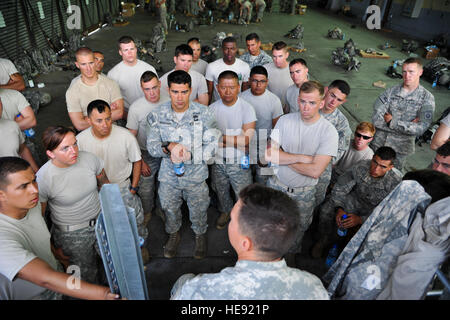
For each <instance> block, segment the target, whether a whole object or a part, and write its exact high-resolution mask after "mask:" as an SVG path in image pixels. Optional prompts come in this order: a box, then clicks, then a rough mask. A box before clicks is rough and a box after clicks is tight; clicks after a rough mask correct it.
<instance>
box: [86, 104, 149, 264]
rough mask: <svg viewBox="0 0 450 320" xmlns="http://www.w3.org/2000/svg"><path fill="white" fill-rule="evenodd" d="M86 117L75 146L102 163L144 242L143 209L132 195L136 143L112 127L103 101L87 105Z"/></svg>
mask: <svg viewBox="0 0 450 320" xmlns="http://www.w3.org/2000/svg"><path fill="white" fill-rule="evenodd" d="M87 114H88V121H89V125H90V128H87V129H85V130H83V131H82V132H81V133H79V134H78V135H77V142H78V147H79V149H80V151H88V152H91V153H93V154H95V155H96V156H97V157H99V158H100V159H101V160H103V162H104V168H105V172H106V175H107V176H108V178H109V181H110V182H111V183H116V184H117V185H118V186H119V188H120V194H121V195H122V198H123V202H124V203H125V205H126V206H129V207H131V208H133V209H134V212H135V215H136V223H137V228H138V233H139V236H140V237H142V238H143V239H144V241H146V239H147V236H148V231H147V228H146V226H145V225H144V209H143V208H142V203H141V199H140V198H139V196H138V195H137V194H136V193H137V192H138V191H139V179H140V177H141V166H142V162H141V159H142V157H141V149H140V148H139V144H138V142H137V140H136V138H135V137H134V136H133V134H132V133H130V131H128V130H127V129H125V128H122V127H119V126H116V125H115V124H112V120H111V109H110V107H109V105H108V103H106V102H105V101H103V100H94V101H92V102H91V103H89V105H88V109H87ZM130 177H131V179H130ZM141 251H142V258H143V260H144V263H146V262H147V261H148V259H149V257H148V250H147V248H145V247H144V246H143V247H142V249H141Z"/></svg>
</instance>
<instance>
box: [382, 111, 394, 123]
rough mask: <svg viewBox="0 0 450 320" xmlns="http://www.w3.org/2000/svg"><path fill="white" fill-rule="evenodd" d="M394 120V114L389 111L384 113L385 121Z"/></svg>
mask: <svg viewBox="0 0 450 320" xmlns="http://www.w3.org/2000/svg"><path fill="white" fill-rule="evenodd" d="M391 120H392V115H391V114H390V113H389V112H386V113H385V114H384V121H385V122H386V123H387V122H389V121H391Z"/></svg>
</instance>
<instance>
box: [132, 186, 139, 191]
mask: <svg viewBox="0 0 450 320" xmlns="http://www.w3.org/2000/svg"><path fill="white" fill-rule="evenodd" d="M131 190H133V191H134V192H138V191H139V187H133V186H130V191H131Z"/></svg>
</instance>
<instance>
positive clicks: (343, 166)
mask: <svg viewBox="0 0 450 320" xmlns="http://www.w3.org/2000/svg"><path fill="white" fill-rule="evenodd" d="M372 157H373V150H372V149H371V148H370V147H367V148H365V149H364V150H360V151H359V150H356V149H355V148H354V147H353V146H352V145H351V144H350V147H349V148H348V149H347V151H346V152H345V153H344V155H343V156H342V158H341V159H339V161H338V162H337V163H336V165H335V166H334V168H333V170H335V171H336V173H337V174H338V175H341V174H343V173H344V172H345V171H347V170H348V169H350V168H351V167H353V166H354V165H355V164H357V163H358V162H359V161H361V160H370V159H372Z"/></svg>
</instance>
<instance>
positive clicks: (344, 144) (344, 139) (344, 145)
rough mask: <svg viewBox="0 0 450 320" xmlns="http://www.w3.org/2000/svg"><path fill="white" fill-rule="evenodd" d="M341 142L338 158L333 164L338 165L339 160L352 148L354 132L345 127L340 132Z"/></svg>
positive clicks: (339, 142)
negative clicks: (351, 142)
mask: <svg viewBox="0 0 450 320" xmlns="http://www.w3.org/2000/svg"><path fill="white" fill-rule="evenodd" d="M338 134H339V140H338V153H337V156H336V157H335V158H334V159H333V164H336V163H337V162H338V161H339V159H341V157H342V156H343V155H344V153H345V152H346V151H347V150H348V148H349V146H350V140H351V137H352V131H351V130H350V127H348V126H345V127H343V128H340V129H339V130H338Z"/></svg>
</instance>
